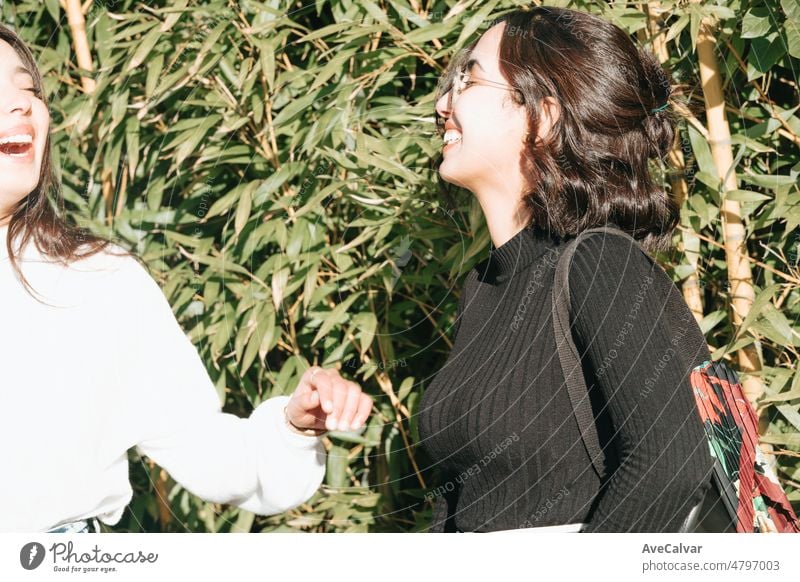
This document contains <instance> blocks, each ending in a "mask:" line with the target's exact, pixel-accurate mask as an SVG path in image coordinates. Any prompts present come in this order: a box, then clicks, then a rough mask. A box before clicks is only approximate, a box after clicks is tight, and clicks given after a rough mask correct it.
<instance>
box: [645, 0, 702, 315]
mask: <svg viewBox="0 0 800 582" xmlns="http://www.w3.org/2000/svg"><path fill="white" fill-rule="evenodd" d="M660 4H661V3H660V2H658V1H653V2H648V3H647V4H646V5H645V13H646V14H647V31H648V33H649V34H650V38H651V39H652V43H653V52H654V53H655V55H656V57H658V60H659V61H660V62H661V63H662V64H663V63H666V62H667V61H668V60H669V50H668V49H667V42H666V37H667V36H666V32H667V31H666V30H665V29H662V27H661V23H660V22H659V20H660V18H659V16H660V14H661V6H660ZM668 160H669V165H670V166H672V167H673V168H675V169H676V170H678V172H674V173H670V177H669V180H670V185H671V186H672V194H673V196H675V201H676V202H677V203H678V205H680V206H681V207H682V206H683V203H684V201H685V200H686V198H687V197H688V195H689V186H688V185H687V184H686V180H685V179H684V175H685V170H686V161H685V160H684V158H683V151H682V150H681V138H680V134H679V133H678V132H676V134H675V143H674V144H673V146H672V149H671V150H670V151H669V156H668ZM681 225H683V226H684V227H686V228H685V229H683V230H681V241H680V243H679V245H678V248H679V250H680V251H681V252H682V253H683V254H684V256H685V257H686V260H687V261H688V263H689V264H690V265H691V266H692V271H691V274H690V275H689V276H688V277H687V278H686V279H685V280H684V281H683V283H682V284H681V290H682V291H683V299H684V301H686V305H687V306H688V307H689V310H690V311H691V312H692V315H694V318H695V320H696V321H697V323H700V322H701V321H703V317H704V313H705V312H704V309H703V295H702V293H701V292H700V290H701V289H702V286H701V281H700V276H699V274H698V272H699V268H698V263H699V260H700V239H699V238H698V237H697V235H696V234H695V233H694V232H693V231H692V229H691V224H690V222H689V219H688V217H687V216H685V215H681Z"/></svg>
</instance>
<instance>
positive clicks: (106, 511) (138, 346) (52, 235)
mask: <svg viewBox="0 0 800 582" xmlns="http://www.w3.org/2000/svg"><path fill="white" fill-rule="evenodd" d="M49 124H50V115H49V112H48V108H47V103H46V102H45V99H44V95H43V93H42V83H41V77H40V74H39V71H38V70H37V67H36V64H35V62H34V59H33V57H32V55H31V53H30V51H29V50H28V48H27V47H26V46H25V45H24V43H23V42H22V41H21V40H20V39H19V38H18V37H17V36H16V35H15V34H14V33H13V32H12V31H11V30H9V29H8V28H5V27H3V26H2V25H0V321H2V322H3V323H2V333H0V362H2V387H1V389H0V439H2V443H3V444H2V449H0V452H2V457H3V478H2V479H0V499H2V500H3V502H4V509H3V511H2V512H0V532H8V531H88V530H89V523H92V524H94V528H95V529H96V528H97V520H98V519H99V520H100V521H102V522H104V523H106V524H108V525H114V524H116V523H117V522H118V521H119V520H120V518H121V516H122V513H123V511H124V509H125V507H126V506H127V504H128V503H129V502H130V500H131V496H132V489H131V485H130V482H129V479H128V457H127V452H128V449H130V448H131V447H137V448H138V449H139V451H140V452H141V453H143V454H145V455H147V456H148V457H150V458H151V459H153V460H154V461H155V462H156V463H158V464H159V465H160V466H161V467H163V468H164V469H166V470H167V471H168V472H169V473H170V474H171V475H172V477H173V478H174V479H175V480H176V481H178V482H179V483H181V484H182V485H183V486H184V487H185V488H186V489H188V490H189V491H191V492H192V493H194V494H196V495H198V496H199V497H201V498H203V499H205V500H208V501H211V502H216V503H228V504H233V505H236V506H238V507H241V508H243V509H246V510H249V511H252V512H255V513H257V514H261V515H270V514H275V513H280V512H283V511H286V510H287V509H290V508H292V507H295V506H297V505H299V504H300V503H302V502H304V501H306V500H307V499H308V498H310V497H311V496H312V495H313V494H314V492H315V491H316V489H317V488H318V487H319V485H320V483H321V481H322V478H323V476H324V472H325V449H324V447H323V446H322V444H321V442H320V438H319V437H320V436H321V434H323V433H324V432H325V430H333V429H338V430H357V429H359V428H361V427H362V426H363V425H364V423H365V421H366V420H367V417H368V415H369V413H370V411H371V408H372V400H371V398H370V397H369V396H367V395H365V394H363V393H362V392H361V389H360V388H359V386H358V385H357V384H354V383H352V382H348V381H346V380H344V379H343V378H341V376H339V375H338V373H336V371H335V370H322V369H320V368H313V369H311V370H308V371H306V373H305V374H304V375H303V378H302V379H301V381H300V383H299V386H298V388H297V390H296V391H295V392H294V394H293V395H292V396H291V397H289V396H280V397H275V398H271V399H269V400H266V401H264V402H262V403H261V404H260V405H259V406H258V407H257V408H256V409H255V410H254V411H253V412H252V414H251V415H250V417H249V418H239V417H237V416H234V415H232V414H228V413H223V412H222V411H221V403H220V399H219V397H218V395H217V391H216V389H215V387H214V385H213V384H212V382H211V380H210V378H209V376H208V373H207V371H206V368H205V366H204V365H203V363H202V361H201V360H200V358H199V356H198V354H197V351H196V350H195V348H194V346H193V345H192V343H191V342H190V341H189V339H188V338H187V337H186V335H185V334H184V333H183V331H182V330H181V328H180V326H179V324H178V322H177V321H176V319H175V316H174V315H173V313H172V310H171V308H170V306H169V304H168V302H167V301H166V299H165V297H164V295H163V294H162V292H161V290H160V288H159V287H158V285H157V284H156V283H155V281H154V280H153V279H152V278H151V277H150V276H149V275H148V273H147V272H146V270H145V269H144V268H143V267H142V266H141V265H140V264H139V262H137V260H136V259H135V258H134V257H133V256H131V255H130V254H129V253H127V252H125V251H124V250H123V249H122V248H120V247H118V246H116V245H114V244H112V243H109V242H107V241H103V240H101V239H98V238H96V237H94V236H92V235H91V234H89V233H88V232H86V231H82V230H78V229H75V228H73V227H71V226H68V225H67V224H66V223H65V222H64V221H62V219H61V218H60V217H59V216H58V215H57V213H55V212H54V211H53V210H52V207H51V205H50V204H49V202H48V200H47V196H48V195H49V196H50V197H51V199H52V200H55V201H56V202H57V203H58V204H60V202H61V197H60V193H59V189H58V188H57V185H56V182H55V179H54V176H53V171H52V167H51V165H50V142H49V138H48V133H49Z"/></svg>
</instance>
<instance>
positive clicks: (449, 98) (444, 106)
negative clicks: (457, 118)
mask: <svg viewBox="0 0 800 582" xmlns="http://www.w3.org/2000/svg"><path fill="white" fill-rule="evenodd" d="M452 109H453V90H452V89H450V90H449V91H447V93H445V94H444V95H442V96H441V97H439V99H438V100H437V101H436V113H438V114H439V117H443V118H445V119H447V118H448V117H450V114H451V113H452Z"/></svg>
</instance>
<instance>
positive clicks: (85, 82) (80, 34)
mask: <svg viewBox="0 0 800 582" xmlns="http://www.w3.org/2000/svg"><path fill="white" fill-rule="evenodd" d="M66 11H67V19H68V21H69V28H70V30H71V31H72V44H73V46H74V48H75V57H76V58H77V60H78V66H79V67H80V68H81V69H83V70H84V71H89V72H91V71H94V63H93V62H92V53H91V51H90V50H89V40H88V38H87V37H86V20H85V19H84V17H83V7H82V6H81V2H80V0H66ZM81 85H82V87H83V90H84V92H85V93H93V92H94V89H95V86H96V84H95V82H94V79H92V78H90V77H85V76H81Z"/></svg>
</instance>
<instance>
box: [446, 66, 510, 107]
mask: <svg viewBox="0 0 800 582" xmlns="http://www.w3.org/2000/svg"><path fill="white" fill-rule="evenodd" d="M473 85H486V86H488V87H495V88H497V89H505V90H506V91H513V92H515V93H516V94H517V96H518V98H519V99H520V101H523V102H524V100H523V96H522V92H521V91H520V90H519V89H517V88H516V87H512V86H511V85H508V84H506V83H498V82H497V81H490V80H488V79H481V78H478V77H473V76H472V74H471V73H470V72H469V71H466V70H464V71H461V72H460V73H459V74H458V75H457V76H456V78H455V81H454V82H453V87H452V89H451V92H450V104H451V105H452V104H453V103H455V101H456V99H457V98H458V96H459V95H461V94H462V93H463V92H464V91H466V90H467V89H469V88H470V87H472V86H473Z"/></svg>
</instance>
